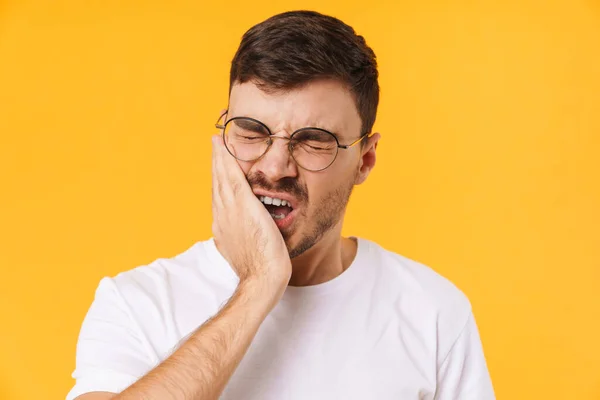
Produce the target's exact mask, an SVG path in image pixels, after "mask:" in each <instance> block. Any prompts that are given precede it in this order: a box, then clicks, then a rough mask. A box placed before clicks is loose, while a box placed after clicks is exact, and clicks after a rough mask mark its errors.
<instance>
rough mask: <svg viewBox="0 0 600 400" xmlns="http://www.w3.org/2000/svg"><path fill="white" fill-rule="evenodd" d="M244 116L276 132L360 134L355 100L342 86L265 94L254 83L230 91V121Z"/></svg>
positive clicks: (313, 85)
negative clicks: (306, 130)
mask: <svg viewBox="0 0 600 400" xmlns="http://www.w3.org/2000/svg"><path fill="white" fill-rule="evenodd" d="M238 116H245V117H252V118H256V119H258V120H260V121H262V122H263V123H265V124H266V125H267V126H268V127H269V129H271V131H273V132H279V131H282V130H284V131H287V133H289V134H291V133H292V132H293V131H295V130H296V129H300V128H304V127H307V126H313V127H317V128H323V129H327V130H329V131H331V132H333V133H336V134H338V135H339V136H340V137H348V138H350V137H355V136H357V135H359V134H360V127H361V120H360V116H359V115H358V111H357V109H356V105H355V102H354V97H353V96H352V94H351V93H350V91H349V90H348V89H346V88H345V87H344V86H343V85H342V84H341V83H340V82H337V81H334V80H318V81H312V82H309V83H307V84H306V85H304V86H302V87H300V88H297V89H292V90H286V91H266V92H265V91H262V90H261V89H259V87H258V86H256V84H255V83H253V82H245V83H242V84H235V85H234V86H233V87H232V88H231V96H230V99H229V113H228V116H227V117H228V118H233V117H238Z"/></svg>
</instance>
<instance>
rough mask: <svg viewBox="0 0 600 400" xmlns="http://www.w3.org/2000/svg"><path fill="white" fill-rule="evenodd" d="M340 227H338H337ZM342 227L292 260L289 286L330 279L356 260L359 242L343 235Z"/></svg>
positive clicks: (330, 232) (314, 283)
mask: <svg viewBox="0 0 600 400" xmlns="http://www.w3.org/2000/svg"><path fill="white" fill-rule="evenodd" d="M336 228H338V227H336ZM340 231H341V227H339V228H338V229H335V228H334V229H332V230H331V231H329V232H328V233H327V234H325V235H324V236H323V237H322V238H321V240H319V241H318V242H317V243H316V244H315V245H314V246H313V247H311V248H310V249H309V250H307V251H305V252H304V253H302V254H301V255H299V256H298V257H295V258H294V259H293V260H292V277H291V279H290V282H289V286H312V285H318V284H320V283H324V282H327V281H330V280H331V279H333V278H335V277H337V276H338V275H340V274H341V273H342V272H344V271H345V270H346V269H347V268H348V267H349V266H350V264H351V263H352V260H354V256H355V255H356V249H357V243H356V241H355V240H352V239H349V238H344V237H342V236H341V234H340V233H341V232H340Z"/></svg>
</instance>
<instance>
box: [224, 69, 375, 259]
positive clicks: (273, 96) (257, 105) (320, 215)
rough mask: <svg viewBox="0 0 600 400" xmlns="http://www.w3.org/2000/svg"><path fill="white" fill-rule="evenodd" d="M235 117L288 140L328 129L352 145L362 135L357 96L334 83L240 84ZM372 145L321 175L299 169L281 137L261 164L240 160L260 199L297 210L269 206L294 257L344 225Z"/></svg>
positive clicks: (232, 107) (233, 101)
mask: <svg viewBox="0 0 600 400" xmlns="http://www.w3.org/2000/svg"><path fill="white" fill-rule="evenodd" d="M234 117H251V118H254V119H257V120H259V121H261V122H262V123H264V124H265V125H266V126H267V127H268V128H269V129H270V131H271V133H272V134H273V135H277V136H285V137H288V138H289V137H290V135H291V134H292V133H293V132H294V131H296V130H298V129H300V128H305V127H317V128H322V129H326V130H328V131H330V132H332V133H334V134H335V135H336V136H337V137H338V140H339V142H340V144H348V143H352V142H353V141H355V140H356V139H357V138H359V137H360V135H361V131H360V129H361V120H360V117H359V115H358V112H357V110H356V106H355V104H354V100H353V98H352V95H351V94H350V92H348V91H347V90H346V89H345V88H344V87H343V86H342V84H340V83H338V82H336V81H331V80H320V81H313V82H311V83H309V84H307V85H305V86H303V87H302V88H300V89H295V90H291V91H285V92H276V93H265V92H263V91H261V90H260V89H259V88H258V87H257V86H256V85H255V84H254V83H252V82H246V83H243V84H236V85H234V86H233V87H232V90H231V96H230V103H229V111H228V115H227V119H231V118H234ZM368 147H369V146H367V147H366V148H365V149H364V150H363V149H361V146H360V144H357V145H355V146H353V147H352V148H350V149H347V150H344V149H340V150H339V152H338V154H337V157H336V159H335V161H334V162H333V164H332V165H331V166H329V167H328V168H327V169H325V170H323V171H319V172H312V171H307V170H305V169H302V168H301V167H299V166H298V165H297V164H296V162H295V161H294V159H293V158H292V157H291V156H290V152H289V150H288V141H287V140H282V139H276V138H275V139H274V142H273V144H272V145H271V147H270V148H269V150H268V151H267V153H266V154H265V155H264V156H263V157H262V158H260V159H259V160H257V161H254V162H244V161H238V163H239V164H240V166H241V168H242V170H243V171H244V173H245V174H246V178H247V180H248V183H249V184H250V186H251V188H252V190H253V192H254V193H255V194H256V195H257V197H259V198H260V197H261V196H268V197H271V198H278V199H281V200H286V199H287V202H289V203H291V205H292V208H291V209H290V207H287V208H286V207H281V206H280V207H277V208H276V206H275V205H265V207H267V209H268V210H269V212H270V213H271V214H272V215H275V216H274V220H275V223H276V224H277V226H278V227H279V230H280V232H281V234H282V236H283V238H284V239H285V242H286V245H287V247H288V250H289V252H290V257H292V258H294V257H296V256H298V255H300V254H302V253H304V252H305V251H306V250H308V249H310V248H311V247H312V246H313V245H314V244H315V243H317V242H318V241H319V240H320V239H321V238H322V237H323V236H324V235H325V234H327V233H328V232H331V231H332V229H333V228H335V227H340V226H341V222H342V219H343V215H344V212H345V209H346V205H347V203H348V200H349V197H350V193H351V192H352V188H353V187H354V185H355V184H357V183H360V182H362V181H363V180H364V178H365V177H366V176H362V175H363V174H361V166H362V165H363V164H364V163H363V162H361V161H364V160H363V159H366V158H368V157H365V153H366V152H367V150H369V149H368ZM371 147H372V146H371ZM372 151H373V153H374V150H372ZM368 162H369V161H368ZM373 162H374V155H373ZM368 169H370V168H368ZM367 173H368V171H367ZM267 202H268V200H267ZM282 216H283V218H282ZM338 234H339V233H338Z"/></svg>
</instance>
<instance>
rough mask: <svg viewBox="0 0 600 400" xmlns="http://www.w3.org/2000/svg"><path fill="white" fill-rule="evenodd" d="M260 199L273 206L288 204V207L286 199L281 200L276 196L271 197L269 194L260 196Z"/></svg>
mask: <svg viewBox="0 0 600 400" xmlns="http://www.w3.org/2000/svg"><path fill="white" fill-rule="evenodd" d="M260 201H262V202H263V203H264V204H272V205H274V206H288V207H289V205H290V204H289V203H288V202H287V201H286V200H281V199H278V198H273V197H269V196H260Z"/></svg>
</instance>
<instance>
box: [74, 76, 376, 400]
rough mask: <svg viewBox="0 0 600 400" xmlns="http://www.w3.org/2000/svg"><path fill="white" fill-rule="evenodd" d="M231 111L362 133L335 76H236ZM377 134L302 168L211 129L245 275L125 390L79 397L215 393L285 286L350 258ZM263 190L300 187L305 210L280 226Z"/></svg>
mask: <svg viewBox="0 0 600 400" xmlns="http://www.w3.org/2000/svg"><path fill="white" fill-rule="evenodd" d="M234 116H249V117H253V118H256V119H258V120H260V121H262V122H263V123H265V124H266V125H267V126H269V128H270V129H271V131H272V133H273V134H276V135H285V136H289V135H291V134H292V133H293V131H295V130H297V129H299V128H302V127H306V126H313V127H320V128H324V129H327V130H329V131H331V132H333V133H335V134H337V135H338V138H339V141H340V143H342V144H346V143H350V142H352V141H354V140H355V139H357V138H358V137H359V136H360V133H361V132H360V125H361V120H360V117H359V116H358V113H357V111H356V107H355V105H354V102H353V98H352V95H351V94H350V93H349V92H348V91H347V90H346V89H345V88H344V87H343V86H342V85H341V84H340V83H338V82H335V81H314V82H311V83H309V84H307V85H305V86H304V87H302V88H299V89H295V90H291V91H287V92H279V93H265V92H262V91H261V90H259V89H258V87H257V86H256V85H254V84H253V83H252V82H247V83H244V84H240V85H234V87H233V88H232V91H231V97H230V107H229V115H228V118H232V117H234ZM378 140H379V134H374V135H372V136H371V137H370V138H369V139H368V142H367V143H366V145H365V146H362V147H361V146H360V145H356V146H354V147H352V148H351V149H349V150H340V152H339V154H338V156H337V158H336V161H335V162H334V163H333V164H332V165H331V166H330V167H329V168H328V169H326V170H324V171H320V172H310V171H306V170H302V169H300V168H299V167H297V165H296V164H295V162H294V161H293V159H292V158H291V157H290V156H289V151H288V148H287V143H286V142H285V141H283V140H276V141H275V143H274V144H273V146H272V148H271V149H270V150H269V152H268V153H267V154H266V155H265V156H264V157H262V158H261V159H260V160H258V161H256V162H253V163H247V162H237V161H236V160H235V159H234V158H233V157H231V155H229V153H227V150H226V149H225V147H224V144H223V142H222V139H221V138H220V137H219V136H215V137H213V165H212V168H213V171H212V179H213V191H212V202H213V204H212V211H213V226H212V229H213V234H214V238H215V243H216V245H217V248H218V250H219V252H221V254H222V255H223V256H224V257H225V258H226V259H227V261H228V262H229V263H230V264H231V266H232V268H233V269H234V270H235V272H236V273H237V275H238V276H239V278H240V284H239V285H238V287H237V289H236V291H235V293H234V295H233V296H232V297H231V299H230V300H229V301H228V302H227V304H226V305H225V306H224V307H223V308H222V309H221V310H220V311H219V312H218V313H217V314H216V315H215V316H214V317H212V318H211V319H209V320H208V321H206V322H205V323H204V324H203V325H202V326H201V327H199V328H198V329H197V330H196V331H195V332H194V333H193V334H192V335H191V336H190V337H189V338H188V339H187V340H186V341H185V342H184V343H183V344H182V345H181V346H180V347H179V348H178V349H177V350H176V351H175V352H174V353H173V354H172V355H171V356H170V357H169V358H167V359H166V360H165V361H163V362H162V363H161V364H160V365H159V366H157V367H156V368H155V369H153V370H152V371H150V372H149V373H148V374H147V375H146V376H144V377H142V378H141V379H140V380H138V381H137V382H136V383H134V384H133V385H132V386H130V387H129V388H127V389H126V390H125V391H124V392H122V393H120V394H114V393H103V392H96V393H88V394H85V395H82V396H80V397H78V399H79V400H105V399H111V398H114V399H139V398H144V399H165V398H170V399H202V400H205V399H218V398H219V396H220V394H221V393H222V391H223V389H224V388H225V386H226V384H227V382H228V380H229V379H230V377H231V375H232V374H233V372H234V371H235V368H236V367H237V365H238V364H239V362H240V361H241V360H242V358H243V356H244V355H245V353H246V351H247V350H248V347H249V346H250V344H251V342H252V340H253V339H254V337H255V335H256V332H257V331H258V328H259V327H260V324H261V323H262V321H264V319H265V318H266V317H267V315H268V314H269V312H270V311H271V310H272V309H273V308H274V307H275V305H276V304H277V303H278V301H279V300H280V299H281V296H282V295H283V293H284V291H285V288H286V286H288V285H293V286H306V285H314V284H318V283H322V282H326V281H328V280H330V279H333V278H335V277H336V276H338V275H339V274H340V273H342V272H343V271H344V270H345V269H346V268H347V267H348V266H349V265H350V263H351V262H352V260H353V258H354V256H355V254H356V243H355V242H354V241H352V240H350V239H346V238H342V237H341V229H342V223H343V216H344V213H345V210H346V206H347V202H348V199H349V197H350V193H351V191H352V188H353V187H354V185H357V184H361V183H362V182H364V181H365V179H366V178H367V176H368V175H369V173H370V171H371V169H372V168H373V166H374V165H375V148H376V145H377V142H378ZM259 189H267V190H270V191H275V192H278V191H283V192H285V193H287V194H288V195H293V196H294V200H295V203H294V204H295V206H294V209H297V211H298V214H297V217H296V218H295V220H294V222H293V224H292V225H291V226H290V227H289V228H287V229H285V230H284V231H283V232H280V230H279V228H278V227H277V225H276V224H275V222H274V221H273V219H272V217H271V216H270V215H269V213H268V211H267V210H266V208H265V207H264V205H263V204H262V203H261V202H260V201H259V200H258V198H257V196H256V194H255V193H254V192H253V191H254V190H259ZM284 189H285V190H284Z"/></svg>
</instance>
